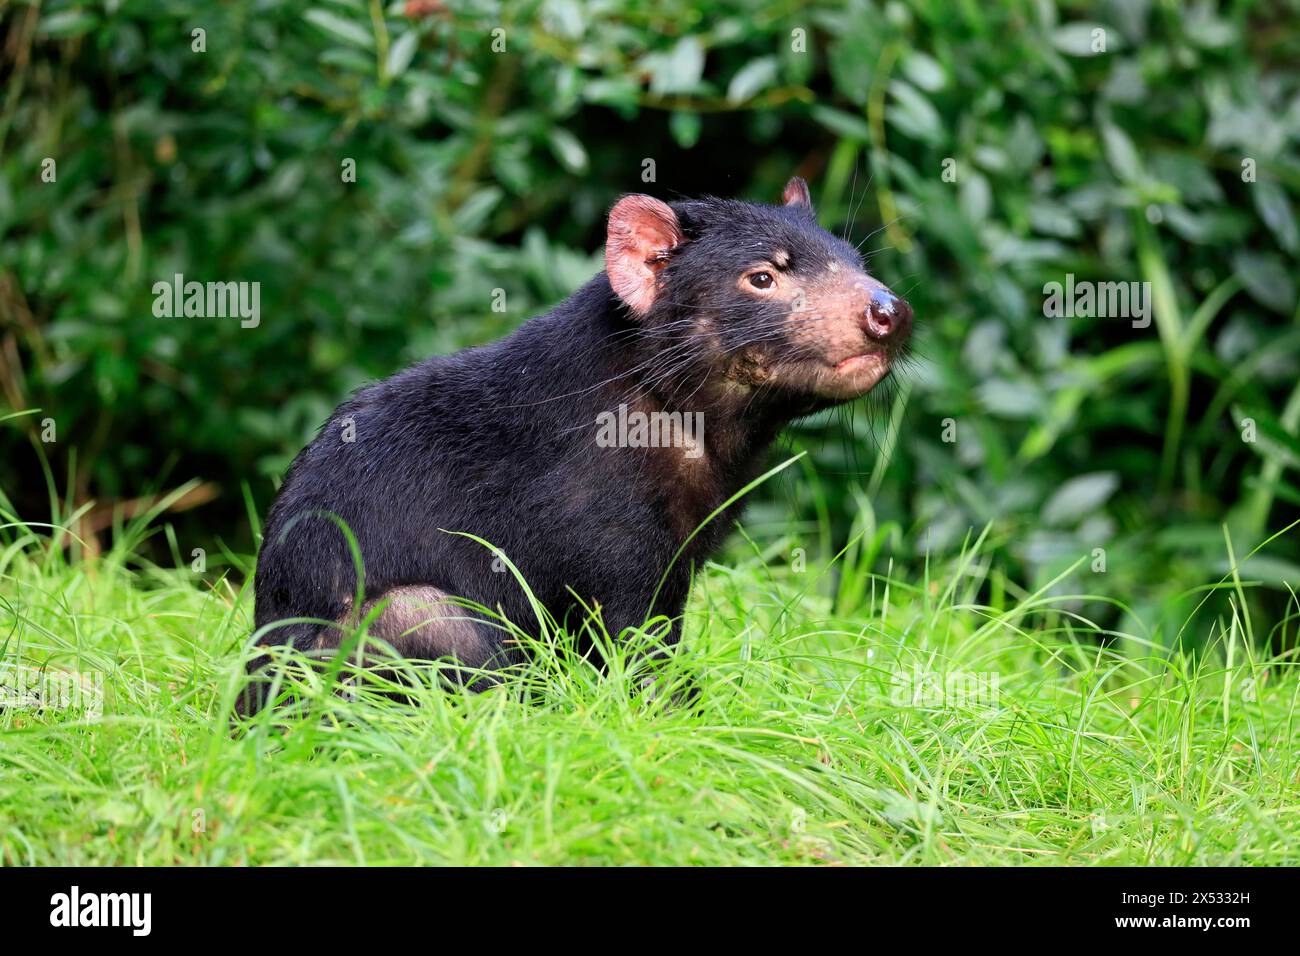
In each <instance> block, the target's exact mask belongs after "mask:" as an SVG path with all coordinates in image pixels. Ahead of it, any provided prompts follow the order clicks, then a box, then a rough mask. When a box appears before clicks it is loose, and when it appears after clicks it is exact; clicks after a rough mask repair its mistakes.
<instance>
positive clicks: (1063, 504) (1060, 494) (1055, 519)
mask: <svg viewBox="0 0 1300 956" xmlns="http://www.w3.org/2000/svg"><path fill="white" fill-rule="evenodd" d="M1118 487H1119V474H1118V473H1117V472H1113V471H1095V472H1092V473H1090V474H1086V475H1079V476H1077V477H1075V478H1071V479H1069V480H1068V481H1066V482H1065V483H1064V484H1062V485H1061V487H1059V488H1057V489H1056V491H1055V492H1054V493H1053V494H1052V496H1051V497H1050V498H1048V499H1047V503H1046V504H1045V505H1043V513H1042V517H1043V521H1044V522H1046V523H1047V524H1051V525H1058V526H1059V525H1068V524H1074V523H1076V522H1078V521H1079V520H1080V519H1081V518H1085V517H1087V516H1088V515H1090V514H1092V513H1093V512H1095V511H1096V510H1097V509H1098V508H1100V507H1101V506H1102V505H1104V504H1105V503H1106V501H1107V499H1109V498H1110V496H1111V495H1112V494H1114V493H1115V489H1116V488H1118Z"/></svg>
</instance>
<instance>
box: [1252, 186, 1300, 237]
mask: <svg viewBox="0 0 1300 956" xmlns="http://www.w3.org/2000/svg"><path fill="white" fill-rule="evenodd" d="M1251 193H1252V196H1253V198H1254V200H1255V209H1256V211H1258V212H1259V218H1261V219H1263V220H1264V225H1266V226H1268V228H1269V229H1270V230H1271V231H1272V233H1273V235H1274V236H1276V237H1277V242H1278V245H1280V246H1281V247H1282V248H1283V249H1285V250H1286V251H1287V252H1295V251H1296V249H1297V247H1300V235H1298V234H1297V231H1296V223H1295V213H1293V212H1292V211H1291V201H1290V200H1289V199H1287V196H1286V193H1285V192H1284V191H1283V189H1282V187H1281V186H1279V185H1278V184H1277V183H1275V182H1273V181H1272V180H1267V179H1261V180H1260V181H1259V182H1257V183H1255V185H1254V186H1253V187H1251Z"/></svg>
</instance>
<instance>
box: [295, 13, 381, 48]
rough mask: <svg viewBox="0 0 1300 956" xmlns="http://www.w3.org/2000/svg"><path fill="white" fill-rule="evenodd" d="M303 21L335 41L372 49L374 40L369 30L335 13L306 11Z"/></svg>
mask: <svg viewBox="0 0 1300 956" xmlns="http://www.w3.org/2000/svg"><path fill="white" fill-rule="evenodd" d="M303 19H304V20H306V21H307V22H309V23H311V24H313V25H314V26H315V27H316V28H317V29H319V30H322V31H324V32H325V33H328V34H329V35H330V36H332V37H334V38H335V39H336V40H342V41H344V42H345V43H351V44H353V45H354V46H360V47H365V48H366V49H367V50H371V49H374V46H375V38H374V37H373V36H371V34H370V31H369V30H367V29H366V28H365V27H363V26H361V25H360V24H357V23H353V22H352V21H351V20H348V19H346V18H344V17H341V16H339V15H338V14H336V13H330V12H329V11H328V10H319V9H317V10H308V11H307V12H306V13H304V14H303Z"/></svg>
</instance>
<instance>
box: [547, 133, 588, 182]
mask: <svg viewBox="0 0 1300 956" xmlns="http://www.w3.org/2000/svg"><path fill="white" fill-rule="evenodd" d="M549 140H550V144H551V152H552V153H554V154H555V158H556V159H558V160H559V161H560V165H561V166H563V167H564V168H565V169H567V170H568V171H569V172H571V173H585V172H586V171H587V166H588V160H587V150H586V148H585V147H584V146H583V145H582V143H581V142H579V141H578V137H576V136H574V135H573V134H572V133H570V132H569V131H568V130H567V129H564V128H563V127H561V126H557V127H555V128H554V129H552V130H551V132H550V137H549Z"/></svg>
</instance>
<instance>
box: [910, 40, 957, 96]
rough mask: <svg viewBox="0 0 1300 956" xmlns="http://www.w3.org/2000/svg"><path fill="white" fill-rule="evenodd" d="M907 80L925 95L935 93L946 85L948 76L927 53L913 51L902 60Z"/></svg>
mask: <svg viewBox="0 0 1300 956" xmlns="http://www.w3.org/2000/svg"><path fill="white" fill-rule="evenodd" d="M903 72H904V73H906V74H907V78H908V79H909V80H911V81H912V82H913V83H915V84H916V85H917V86H919V87H920V88H921V89H923V90H925V91H926V92H927V93H937V92H938V91H939V90H941V89H943V88H944V87H945V86H947V85H948V74H947V72H946V71H945V70H944V68H943V66H942V65H941V64H940V63H939V61H938V60H936V59H935V58H934V57H932V56H930V55H929V54H928V53H922V52H921V51H920V50H913V51H912V52H911V53H909V54H908V55H907V58H906V59H904V60H903Z"/></svg>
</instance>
